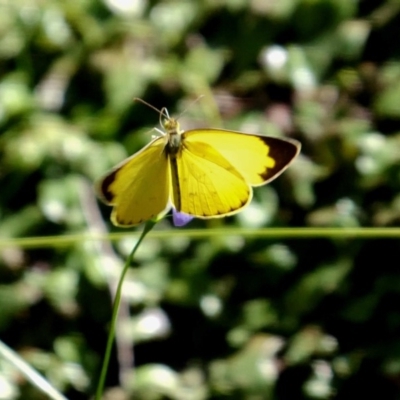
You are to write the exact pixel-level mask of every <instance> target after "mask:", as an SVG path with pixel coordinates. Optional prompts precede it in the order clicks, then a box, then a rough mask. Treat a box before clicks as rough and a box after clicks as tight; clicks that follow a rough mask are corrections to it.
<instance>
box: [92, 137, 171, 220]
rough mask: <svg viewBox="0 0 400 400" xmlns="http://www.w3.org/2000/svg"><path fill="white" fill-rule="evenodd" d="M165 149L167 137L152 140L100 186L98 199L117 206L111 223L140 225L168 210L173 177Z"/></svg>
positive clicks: (101, 180)
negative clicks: (171, 176) (171, 177)
mask: <svg viewBox="0 0 400 400" xmlns="http://www.w3.org/2000/svg"><path fill="white" fill-rule="evenodd" d="M164 148H165V139H164V137H160V138H157V139H155V140H153V141H152V142H151V143H149V144H148V145H147V146H146V147H144V148H143V149H142V150H140V151H139V152H137V153H135V154H134V155H133V156H131V157H129V158H127V159H126V160H124V161H123V162H122V163H121V164H119V165H117V166H116V167H115V168H114V169H113V170H112V171H110V172H109V173H108V174H107V175H105V176H104V177H103V178H102V179H100V181H99V182H98V184H97V192H98V194H99V197H100V198H102V199H103V201H104V202H105V203H106V204H108V205H112V206H114V207H113V211H112V214H111V219H112V222H113V223H114V224H115V225H119V226H125V227H126V226H133V225H138V224H140V223H141V222H143V221H147V220H149V219H151V218H154V217H155V216H157V215H158V214H160V213H162V212H163V211H164V210H165V208H166V207H167V205H168V200H169V191H170V173H169V164H168V156H167V154H166V152H165V151H164Z"/></svg>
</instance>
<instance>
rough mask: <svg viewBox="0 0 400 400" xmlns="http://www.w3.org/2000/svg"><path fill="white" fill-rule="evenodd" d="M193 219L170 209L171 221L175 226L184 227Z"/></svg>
mask: <svg viewBox="0 0 400 400" xmlns="http://www.w3.org/2000/svg"><path fill="white" fill-rule="evenodd" d="M192 219H193V217H192V216H191V215H188V214H184V213H181V212H179V211H176V210H175V208H172V220H173V222H174V225H175V226H184V225H186V224H188V223H189V222H190V221H191V220H192Z"/></svg>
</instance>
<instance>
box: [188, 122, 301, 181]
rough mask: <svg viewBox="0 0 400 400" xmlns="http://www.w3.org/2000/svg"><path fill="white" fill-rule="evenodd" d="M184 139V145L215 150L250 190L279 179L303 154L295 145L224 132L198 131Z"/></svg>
mask: <svg viewBox="0 0 400 400" xmlns="http://www.w3.org/2000/svg"><path fill="white" fill-rule="evenodd" d="M182 136H183V138H182V142H184V143H193V144H194V143H207V144H208V145H209V146H211V147H213V148H214V149H216V150H217V151H218V152H219V153H220V154H221V155H222V156H223V157H224V158H225V159H226V160H228V161H229V162H230V163H231V165H233V166H234V167H235V169H236V170H237V171H239V172H240V173H241V174H242V176H243V177H244V179H245V180H246V182H247V183H249V184H250V185H251V186H260V185H264V184H266V183H268V182H270V181H271V180H273V179H274V178H276V177H277V176H278V175H280V174H281V173H282V172H283V171H284V170H285V169H286V168H287V167H288V166H289V165H290V163H291V162H292V160H293V159H294V158H295V157H296V156H297V154H298V153H299V151H300V145H299V143H298V142H296V141H291V140H288V139H280V138H275V137H270V136H262V135H253V134H247V133H243V132H235V131H226V130H222V129H196V130H192V131H186V132H185V133H184V134H183V135H182Z"/></svg>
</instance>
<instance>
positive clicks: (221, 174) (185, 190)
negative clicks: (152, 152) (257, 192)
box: [171, 140, 252, 218]
mask: <svg viewBox="0 0 400 400" xmlns="http://www.w3.org/2000/svg"><path fill="white" fill-rule="evenodd" d="M171 174H172V203H173V204H174V206H175V208H176V209H177V210H178V211H181V212H184V213H186V214H190V215H193V216H196V217H198V218H211V217H222V216H226V215H231V214H234V213H236V212H238V211H239V210H240V209H241V208H243V207H244V206H246V205H247V204H248V202H249V201H250V200H251V197H252V190H251V187H250V186H249V185H248V184H247V183H246V182H245V180H244V179H243V176H242V175H241V174H240V173H239V172H238V171H237V170H236V169H235V168H234V167H233V166H232V165H231V163H230V162H229V161H228V160H227V159H225V158H224V157H223V156H221V154H220V153H219V152H218V151H216V150H215V149H214V148H213V147H212V146H210V145H209V144H208V143H204V142H193V143H192V142H189V141H188V142H186V141H184V140H183V141H182V144H181V148H180V151H179V152H178V153H177V154H176V156H175V157H173V156H171Z"/></svg>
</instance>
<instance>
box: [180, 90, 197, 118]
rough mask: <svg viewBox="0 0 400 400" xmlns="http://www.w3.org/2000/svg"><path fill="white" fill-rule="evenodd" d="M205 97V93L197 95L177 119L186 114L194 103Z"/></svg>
mask: <svg viewBox="0 0 400 400" xmlns="http://www.w3.org/2000/svg"><path fill="white" fill-rule="evenodd" d="M203 97H204V94H201V95H200V96H197V98H196V99H194V100H193V101H191V102H190V103H189V104H188V106H187V107H186V108H185V109H184V110H183V111H182V112H181V113H180V114H179V115H178V117H177V118H176V119H177V120H178V119H179V118H180V117H181V116H182V115H183V114H185V112H186V111H187V110H188V109H189V108H191V107H192V106H193V105H194V104H196V103H197V102H198V101H199V100H200V99H202V98H203Z"/></svg>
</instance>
